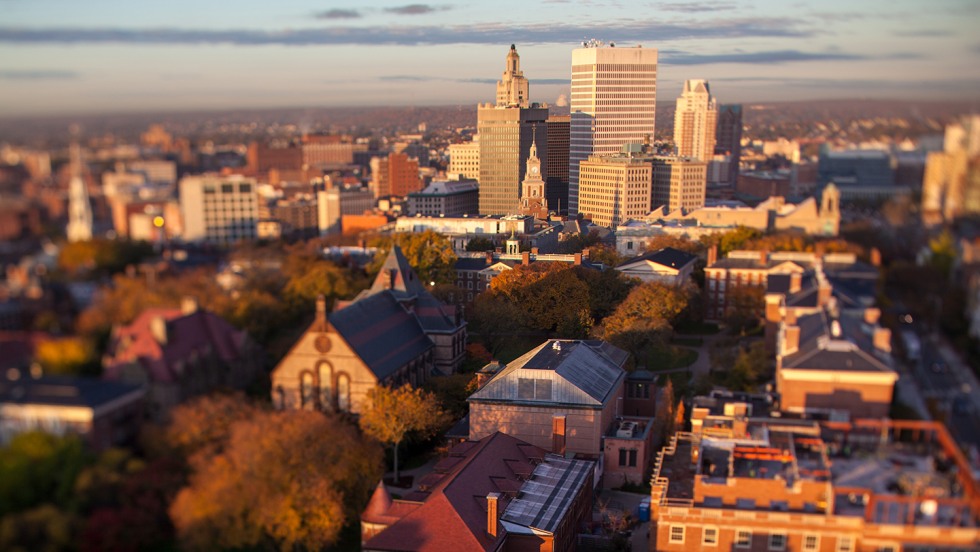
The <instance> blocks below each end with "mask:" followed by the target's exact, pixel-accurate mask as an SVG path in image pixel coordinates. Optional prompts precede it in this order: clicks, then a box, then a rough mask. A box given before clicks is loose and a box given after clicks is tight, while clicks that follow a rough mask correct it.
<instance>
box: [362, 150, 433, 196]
mask: <svg viewBox="0 0 980 552" xmlns="http://www.w3.org/2000/svg"><path fill="white" fill-rule="evenodd" d="M421 189H422V179H421V178H419V162H418V160H416V159H412V158H410V157H409V156H408V154H406V153H394V152H393V153H389V154H388V155H387V156H386V157H375V158H374V159H371V190H372V191H373V192H374V197H376V198H381V197H392V196H393V197H405V196H407V195H408V194H410V193H412V192H417V191H419V190H421Z"/></svg>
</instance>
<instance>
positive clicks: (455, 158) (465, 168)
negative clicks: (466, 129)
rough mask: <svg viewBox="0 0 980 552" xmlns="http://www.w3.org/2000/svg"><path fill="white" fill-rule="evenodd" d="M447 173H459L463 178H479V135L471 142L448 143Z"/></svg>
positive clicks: (477, 179)
mask: <svg viewBox="0 0 980 552" xmlns="http://www.w3.org/2000/svg"><path fill="white" fill-rule="evenodd" d="M446 172H448V173H449V174H460V175H463V178H468V179H470V180H476V181H479V180H480V135H479V134H478V135H476V136H474V137H473V141H472V142H463V143H462V144H449V169H447V171H446Z"/></svg>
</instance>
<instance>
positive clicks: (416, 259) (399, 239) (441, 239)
mask: <svg viewBox="0 0 980 552" xmlns="http://www.w3.org/2000/svg"><path fill="white" fill-rule="evenodd" d="M393 244H395V245H398V246H399V247H401V249H402V253H404V254H405V258H406V259H408V264H409V265H411V267H412V268H413V269H414V270H415V273H416V274H418V277H419V279H420V280H421V281H423V282H425V283H429V282H435V283H437V284H452V283H454V282H455V281H456V253H455V252H454V251H453V244H452V242H451V241H450V240H449V238H447V237H446V236H443V235H442V234H438V233H436V232H433V231H431V230H426V231H424V232H418V233H415V232H409V233H402V234H395V235H394V236H381V237H378V238H375V239H374V240H373V241H372V245H373V246H374V247H377V248H378V254H377V256H376V257H375V258H374V261H373V262H372V263H371V264H370V265H369V266H368V273H370V274H377V273H378V271H379V270H381V265H382V264H383V263H384V260H385V258H386V257H387V256H388V252H389V251H391V247H392V245H393Z"/></svg>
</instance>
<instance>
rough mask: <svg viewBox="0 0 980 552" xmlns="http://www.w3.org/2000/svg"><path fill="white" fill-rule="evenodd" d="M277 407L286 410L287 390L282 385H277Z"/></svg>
mask: <svg viewBox="0 0 980 552" xmlns="http://www.w3.org/2000/svg"><path fill="white" fill-rule="evenodd" d="M275 403H276V407H277V408H278V409H279V410H286V390H285V389H283V388H282V386H281V385H277V386H276V401H275Z"/></svg>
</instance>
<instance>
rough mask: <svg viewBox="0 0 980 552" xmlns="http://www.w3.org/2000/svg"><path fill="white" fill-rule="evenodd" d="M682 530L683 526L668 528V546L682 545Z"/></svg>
mask: <svg viewBox="0 0 980 552" xmlns="http://www.w3.org/2000/svg"><path fill="white" fill-rule="evenodd" d="M684 529H685V527H684V526H683V525H671V526H670V539H669V541H670V544H684Z"/></svg>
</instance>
